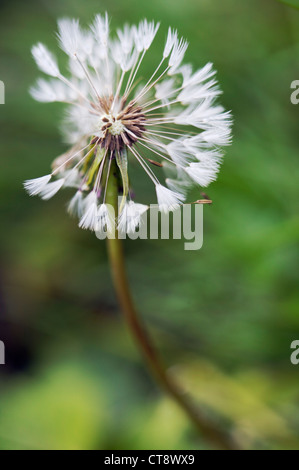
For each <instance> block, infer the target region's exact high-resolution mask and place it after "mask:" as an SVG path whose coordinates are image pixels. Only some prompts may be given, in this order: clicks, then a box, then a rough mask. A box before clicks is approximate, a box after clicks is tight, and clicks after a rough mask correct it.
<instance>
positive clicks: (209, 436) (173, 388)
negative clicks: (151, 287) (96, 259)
mask: <svg viewBox="0 0 299 470" xmlns="http://www.w3.org/2000/svg"><path fill="white" fill-rule="evenodd" d="M106 198H107V199H106V200H107V203H109V204H111V205H113V207H114V210H115V213H116V214H117V207H118V206H117V204H118V201H117V199H118V182H117V176H116V166H115V165H114V168H113V170H112V172H111V176H110V179H109V184H108V190H107V196H106ZM108 254H109V261H110V266H111V271H112V277H113V281H114V286H115V289H116V292H117V296H118V300H119V304H120V307H121V309H122V312H123V314H124V317H125V320H126V323H127V325H128V327H129V329H130V330H131V333H132V335H133V337H134V339H135V341H136V343H137V344H138V346H139V348H140V350H141V352H142V353H143V356H144V358H145V360H146V362H147V364H148V366H149V368H150V370H151V371H152V373H153V375H154V376H155V378H156V380H157V382H158V383H159V384H160V385H161V386H162V388H164V390H165V391H166V392H168V394H169V395H170V396H171V397H172V398H173V399H174V400H175V401H176V402H177V404H178V405H179V406H180V407H181V408H182V409H183V410H184V411H185V413H186V414H187V415H188V417H189V419H190V420H191V421H192V422H193V423H194V425H195V427H196V428H197V429H198V431H199V432H200V434H201V435H202V436H203V438H204V439H205V440H206V441H208V442H210V443H211V444H212V445H213V446H214V447H216V448H218V449H225V450H236V449H239V445H238V444H237V443H236V442H234V440H233V439H232V438H231V436H229V435H228V434H227V433H225V432H222V431H221V430H219V429H218V428H217V425H216V424H214V423H212V422H211V421H210V420H209V419H208V418H207V417H206V416H205V415H204V414H203V413H202V412H201V410H199V409H198V407H196V406H195V404H194V403H193V401H192V400H191V398H190V397H189V396H187V395H186V393H185V392H184V391H183V390H182V389H181V388H180V387H179V385H178V384H177V383H176V382H174V380H173V379H172V378H171V377H170V376H169V375H168V374H167V371H166V368H165V367H164V365H163V363H162V362H161V360H160V358H159V356H158V354H157V352H156V349H155V348H154V346H153V344H152V342H151V339H150V337H149V336H148V333H147V331H146V329H145V327H144V325H143V323H142V321H141V319H140V317H139V315H138V312H137V311H136V308H135V305H134V302H133V299H132V295H131V292H130V286H129V283H128V278H127V274H126V269H125V260H124V253H123V247H122V241H121V240H120V239H119V238H118V237H117V234H116V238H114V239H113V238H108Z"/></svg>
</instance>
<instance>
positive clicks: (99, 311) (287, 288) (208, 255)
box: [0, 0, 299, 450]
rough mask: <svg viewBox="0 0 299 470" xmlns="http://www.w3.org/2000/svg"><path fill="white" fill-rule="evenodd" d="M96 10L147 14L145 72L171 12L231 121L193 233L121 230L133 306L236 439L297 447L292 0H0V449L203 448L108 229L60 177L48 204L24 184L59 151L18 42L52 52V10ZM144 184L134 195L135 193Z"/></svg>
mask: <svg viewBox="0 0 299 470" xmlns="http://www.w3.org/2000/svg"><path fill="white" fill-rule="evenodd" d="M105 10H107V11H108V12H109V15H110V16H111V17H112V27H116V26H120V25H121V24H122V23H123V22H124V21H126V22H129V23H134V22H136V21H139V20H140V19H142V18H143V17H146V18H148V19H155V20H159V21H161V22H162V26H161V28H160V31H159V34H158V39H157V40H156V41H155V43H154V45H153V49H152V55H151V56H150V57H151V58H150V60H149V61H147V62H146V65H145V66H146V67H147V68H148V71H149V72H150V71H151V70H152V60H156V61H158V59H159V57H160V56H159V54H160V51H161V48H162V43H163V40H164V37H165V35H166V32H167V28H168V25H172V26H173V27H176V28H178V30H179V32H180V33H181V34H182V35H183V36H184V37H186V38H187V39H188V40H189V42H190V46H189V49H188V52H187V54H186V60H187V61H191V62H193V64H194V66H195V67H200V66H203V65H204V64H205V63H206V62H207V61H212V62H214V64H215V67H216V69H217V70H218V78H219V80H220V82H221V85H222V88H223V90H224V95H223V97H222V102H223V103H224V105H225V106H226V107H227V108H229V109H232V111H233V115H234V120H235V125H234V144H233V146H232V147H231V148H229V149H228V152H227V156H226V158H225V161H224V164H223V167H222V170H221V172H220V175H219V179H218V181H217V182H216V183H214V184H213V185H211V186H210V188H209V190H208V194H209V196H210V197H211V198H212V199H213V201H214V204H213V205H212V206H209V207H207V206H205V207H204V224H205V227H204V245H203V248H202V249H201V250H200V251H193V252H192V251H191V252H188V251H184V249H183V242H182V241H157V240H152V241H150V240H148V241H130V240H129V241H126V242H125V250H126V256H127V262H128V270H129V275H130V280H131V283H132V289H133V293H134V296H135V298H136V302H137V305H138V307H139V310H140V311H141V313H142V315H143V317H144V319H145V321H146V323H147V325H148V326H149V328H150V331H151V333H152V334H153V336H154V337H155V341H156V345H157V347H158V348H159V350H160V351H161V354H162V355H163V356H164V358H165V361H166V362H167V363H168V364H169V365H170V366H173V371H174V373H175V374H177V375H178V377H180V379H181V380H182V381H183V382H184V384H185V385H186V387H187V388H188V389H189V390H190V392H191V393H192V394H193V395H194V396H195V397H196V398H197V400H198V402H199V403H200V404H201V405H202V406H203V407H206V408H207V410H209V412H210V413H211V414H213V415H215V416H218V417H219V418H220V419H221V420H227V422H229V421H232V422H233V423H234V426H235V432H236V433H238V434H239V435H240V436H242V438H243V439H244V442H245V443H246V445H247V446H248V448H255V449H299V413H298V411H299V408H298V398H299V380H298V374H299V366H297V367H296V366H294V365H292V364H291V362H290V353H291V350H290V344H291V342H292V341H293V340H294V339H299V315H298V308H299V297H298V294H299V292H298V245H297V240H298V233H299V219H298V176H299V175H298V173H299V172H298V168H299V167H298V123H299V106H294V105H292V104H291V103H290V93H291V90H290V84H291V82H292V81H293V80H296V79H297V80H298V79H299V70H298V63H299V12H298V10H295V9H292V8H291V7H288V6H286V5H283V4H282V3H278V2H276V1H275V0H242V1H240V0H185V1H184V2H182V1H179V0H163V1H161V0H151V1H150V2H140V1H137V0H127V1H126V2H123V1H121V0H109V1H107V0H102V1H99V0H86V1H84V2H82V1H79V0H63V1H58V0H53V1H51V2H47V1H45V0H30V1H27V2H24V1H16V0H14V1H7V0H3V1H2V2H1V7H0V54H1V55H0V79H1V80H2V81H4V83H5V85H6V104H5V105H4V106H1V107H0V119H1V126H0V135H1V138H0V142H1V143H0V145H1V172H0V190H1V200H0V207H1V231H0V241H1V243H0V251H1V264H0V309H1V311H0V339H1V340H2V341H4V342H5V344H6V355H7V357H6V360H7V364H6V365H5V366H0V448H1V449H96V448H97V449H174V450H175V449H201V448H207V444H206V443H205V442H204V441H202V440H201V439H200V438H199V437H198V436H197V434H196V433H195V431H194V429H193V427H192V426H191V425H190V424H189V423H188V421H187V420H186V418H185V416H184V415H183V414H182V412H181V411H180V410H179V409H178V408H177V406H176V405H175V404H173V403H172V402H171V401H170V400H169V399H168V398H166V397H165V396H164V395H163V394H162V393H161V392H160V391H159V390H158V388H157V387H156V385H155V384H154V383H153V381H152V379H151V378H150V376H149V375H148V373H147V371H146V369H145V367H144V365H143V362H142V360H141V358H140V355H139V352H138V351H137V350H136V348H135V345H134V343H133V341H132V340H131V338H130V335H129V334H128V331H127V329H126V326H125V324H124V322H123V320H122V317H121V314H120V312H119V309H118V306H117V302H116V298H115V294H114V290H113V287H112V283H111V279H110V274H109V267H108V264H107V257H106V249H105V243H104V242H101V241H99V240H97V238H96V237H95V236H93V235H92V234H91V233H90V232H85V231H82V230H80V229H79V228H77V225H76V222H75V221H74V220H72V219H70V218H69V217H68V216H67V215H66V212H65V205H66V202H67V201H68V200H69V197H70V194H69V193H67V191H63V192H61V193H60V194H58V195H57V196H56V197H55V198H54V199H53V200H51V201H50V202H47V203H46V202H43V201H41V200H39V199H38V198H31V199H29V197H28V196H27V195H26V194H25V193H24V191H23V189H22V181H23V180H24V179H27V178H33V177H37V176H40V175H43V174H46V173H47V172H48V169H49V166H50V163H51V161H52V160H53V159H54V158H55V157H56V156H57V155H59V154H61V153H62V152H63V151H64V150H65V148H66V147H65V146H64V144H63V143H62V139H61V137H60V135H59V130H58V126H59V122H60V120H61V116H62V112H63V106H61V105H59V104H41V103H37V102H34V101H33V99H31V97H30V96H29V94H28V88H29V86H30V85H31V84H32V83H33V82H34V81H35V79H36V77H37V76H39V75H40V74H39V72H38V71H37V69H36V67H35V64H34V63H33V60H32V58H31V55H30V48H31V46H32V45H33V44H34V43H36V42H37V41H42V42H45V43H46V44H47V45H48V46H49V47H50V48H52V49H53V50H54V51H57V46H56V39H55V35H54V30H55V28H56V20H57V18H58V17H60V16H75V17H79V18H80V19H81V20H82V23H83V24H85V23H88V22H89V21H90V20H92V18H93V16H94V14H95V13H102V12H104V11H105ZM59 57H60V58H61V57H62V54H60V55H59ZM145 181H146V180H140V181H139V184H138V185H137V188H136V193H137V194H138V193H140V191H141V190H142V194H143V198H144V200H147V197H150V194H151V193H150V192H149V188H148V187H147V186H146V185H144V182H145ZM143 186H144V187H143ZM145 186H146V187H145ZM147 191H148V193H147ZM196 196H198V194H197V193H195V194H194V195H193V197H196ZM191 200H192V195H191ZM193 200H194V199H193ZM296 209H297V210H296Z"/></svg>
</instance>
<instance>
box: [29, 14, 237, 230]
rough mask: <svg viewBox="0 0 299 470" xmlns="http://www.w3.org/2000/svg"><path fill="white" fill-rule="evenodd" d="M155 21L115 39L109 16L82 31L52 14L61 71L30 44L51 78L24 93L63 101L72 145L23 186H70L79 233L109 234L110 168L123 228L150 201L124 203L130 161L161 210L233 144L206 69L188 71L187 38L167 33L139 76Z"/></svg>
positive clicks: (202, 178) (131, 226) (33, 189)
mask: <svg viewBox="0 0 299 470" xmlns="http://www.w3.org/2000/svg"><path fill="white" fill-rule="evenodd" d="M159 26H160V25H159V23H154V22H153V21H147V20H142V21H141V22H140V23H139V24H137V25H133V26H130V25H128V24H125V25H124V27H123V28H122V29H117V31H116V33H115V34H114V35H113V32H112V31H111V28H110V23H109V18H108V15H107V13H106V14H105V15H97V16H96V17H95V19H94V21H93V23H92V24H91V26H90V28H89V29H83V28H82V27H81V25H80V23H79V20H77V19H75V20H74V19H67V18H63V19H61V20H59V21H58V33H57V37H58V41H59V45H60V47H61V49H62V50H63V51H64V52H65V53H66V54H67V56H68V72H67V73H63V70H62V69H61V70H60V68H59V65H58V62H57V60H56V58H55V56H54V55H53V54H52V53H51V52H50V51H49V50H48V49H47V48H46V46H44V45H43V44H41V43H38V44H37V45H36V46H34V47H33V48H32V55H33V57H34V59H35V61H36V63H37V66H38V68H39V69H40V70H41V71H42V72H43V73H45V74H48V75H50V77H51V78H50V80H49V81H47V80H45V79H44V78H42V79H39V80H38V81H37V82H36V85H35V86H34V87H32V88H31V89H30V93H31V95H32V96H33V98H35V99H36V100H38V101H40V102H43V103H50V102H53V101H61V102H64V103H66V106H67V110H66V113H65V119H64V122H63V125H62V132H63V134H64V138H65V141H67V142H69V143H71V144H72V147H71V148H70V149H69V150H68V151H67V152H65V153H64V154H63V155H61V156H60V157H58V158H55V160H54V162H53V164H52V170H53V171H52V173H51V174H49V175H46V176H45V177H41V178H36V179H33V180H28V181H26V182H25V184H24V186H25V189H26V190H27V191H28V192H29V194H30V195H39V196H40V197H41V198H42V199H45V200H48V199H50V198H51V197H53V196H54V195H55V194H56V193H57V192H58V191H59V190H60V189H61V188H63V187H72V188H75V189H76V193H75V195H74V196H73V198H72V199H71V201H70V203H69V205H68V212H69V213H70V214H72V215H75V216H77V217H79V226H80V227H82V228H83V229H89V230H100V231H102V230H105V229H107V230H111V229H112V223H115V221H113V220H112V219H111V217H110V214H109V211H108V206H107V201H106V194H107V183H108V180H109V175H110V171H111V168H116V170H117V172H118V181H119V182H120V184H119V186H120V187H119V192H120V196H121V200H122V203H121V205H120V208H119V212H120V213H119V217H118V219H117V220H118V228H119V230H121V231H127V233H130V232H132V231H134V230H135V229H136V228H137V227H138V226H139V223H140V214H141V213H143V212H144V211H146V208H147V207H148V206H145V205H144V206H143V205H140V204H138V203H136V202H133V201H131V199H130V195H131V194H133V191H132V183H133V182H131V180H130V174H129V165H130V161H132V160H135V162H136V163H137V164H138V165H139V167H140V170H141V171H143V172H145V173H146V175H147V177H148V181H149V184H151V185H152V186H153V188H154V189H155V192H156V197H157V202H158V206H159V208H160V210H161V211H164V212H168V211H170V210H174V209H175V208H177V207H178V206H179V205H180V204H182V203H183V202H184V201H185V200H186V196H187V193H188V188H189V187H190V186H192V185H199V186H207V185H208V184H210V183H211V182H212V181H214V180H215V179H216V178H217V174H218V171H219V168H220V164H221V161H222V156H223V151H222V147H224V146H227V145H230V143H231V126H232V118H231V114H230V112H226V111H225V110H224V108H223V107H222V106H221V105H219V104H218V98H219V95H220V94H221V90H220V88H219V85H218V83H217V81H216V79H215V73H216V72H215V70H214V68H213V65H212V64H211V63H208V64H206V65H205V66H203V67H202V68H201V69H199V70H195V71H193V68H192V66H191V65H190V64H184V63H183V61H184V56H185V52H186V50H187V47H188V43H187V41H186V40H185V39H183V38H180V37H179V34H178V32H177V31H176V30H173V29H171V28H169V29H168V33H167V36H166V41H165V46H164V47H163V49H162V51H161V61H160V62H159V63H157V64H156V66H155V67H154V68H153V72H152V74H151V75H150V76H149V77H144V76H143V75H142V73H141V71H142V67H141V64H142V61H143V60H146V59H145V58H146V56H148V55H149V54H150V49H151V47H152V44H153V42H154V40H155V37H156V35H157V33H158V29H159ZM114 171H115V170H114Z"/></svg>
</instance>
